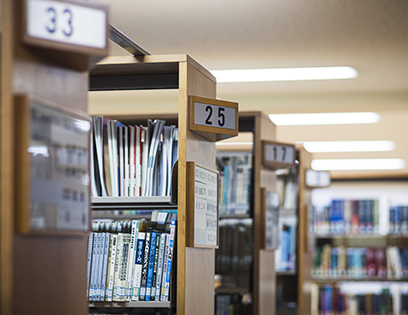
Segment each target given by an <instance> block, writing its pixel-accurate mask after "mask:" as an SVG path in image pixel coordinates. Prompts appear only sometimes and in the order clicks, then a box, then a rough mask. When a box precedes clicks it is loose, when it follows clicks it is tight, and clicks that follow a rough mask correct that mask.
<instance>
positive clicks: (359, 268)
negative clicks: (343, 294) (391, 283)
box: [313, 244, 408, 279]
mask: <svg viewBox="0 0 408 315" xmlns="http://www.w3.org/2000/svg"><path fill="white" fill-rule="evenodd" d="M313 275H314V276H315V277H323V278H363V277H367V276H368V277H378V278H387V279H402V278H408V248H398V247H396V246H387V247H386V248H372V247H367V248H356V247H345V246H342V245H341V246H338V247H332V246H331V245H329V244H325V245H323V247H319V248H317V250H316V251H315V253H314V259H313Z"/></svg>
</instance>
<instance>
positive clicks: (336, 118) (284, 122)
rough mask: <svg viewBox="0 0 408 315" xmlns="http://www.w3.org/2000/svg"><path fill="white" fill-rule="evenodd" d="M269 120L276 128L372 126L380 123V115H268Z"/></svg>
mask: <svg viewBox="0 0 408 315" xmlns="http://www.w3.org/2000/svg"><path fill="white" fill-rule="evenodd" d="M269 119H270V120H272V122H273V123H274V124H275V125H277V126H301V125H343V124H373V123H376V122H379V121H380V115H378V114H377V113H372V112H358V113H357V112H356V113H313V114H312V113H307V114H270V115H269Z"/></svg>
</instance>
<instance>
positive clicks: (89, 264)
mask: <svg viewBox="0 0 408 315" xmlns="http://www.w3.org/2000/svg"><path fill="white" fill-rule="evenodd" d="M93 237H94V232H91V233H89V238H88V261H87V279H86V295H87V297H88V299H89V296H90V292H89V290H90V281H91V267H92V256H93Z"/></svg>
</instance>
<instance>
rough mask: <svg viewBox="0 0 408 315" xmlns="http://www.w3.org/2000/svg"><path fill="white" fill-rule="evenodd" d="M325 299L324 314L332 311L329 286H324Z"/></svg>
mask: <svg viewBox="0 0 408 315" xmlns="http://www.w3.org/2000/svg"><path fill="white" fill-rule="evenodd" d="M324 291H325V298H326V303H325V306H326V309H325V311H326V312H331V311H332V310H333V296H332V287H331V285H330V284H328V285H325V286H324Z"/></svg>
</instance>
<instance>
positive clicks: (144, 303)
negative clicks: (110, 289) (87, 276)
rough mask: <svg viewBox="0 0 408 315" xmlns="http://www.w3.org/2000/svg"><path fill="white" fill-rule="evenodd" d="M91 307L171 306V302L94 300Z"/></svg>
mask: <svg viewBox="0 0 408 315" xmlns="http://www.w3.org/2000/svg"><path fill="white" fill-rule="evenodd" d="M88 306H89V307H98V308H170V307H171V304H170V302H156V301H134V302H112V303H110V302H92V303H89V304H88Z"/></svg>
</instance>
